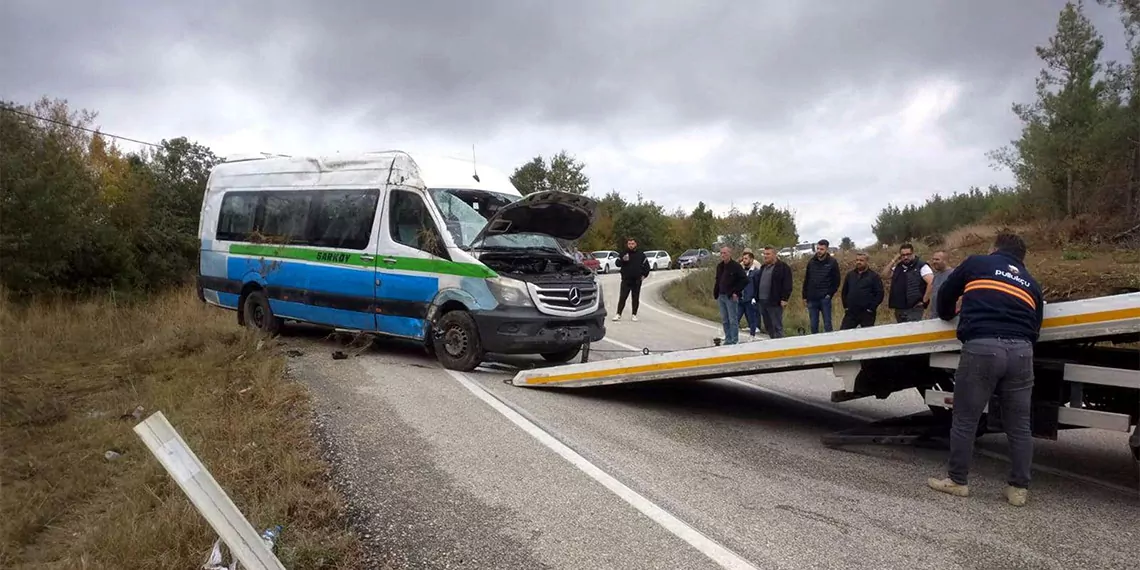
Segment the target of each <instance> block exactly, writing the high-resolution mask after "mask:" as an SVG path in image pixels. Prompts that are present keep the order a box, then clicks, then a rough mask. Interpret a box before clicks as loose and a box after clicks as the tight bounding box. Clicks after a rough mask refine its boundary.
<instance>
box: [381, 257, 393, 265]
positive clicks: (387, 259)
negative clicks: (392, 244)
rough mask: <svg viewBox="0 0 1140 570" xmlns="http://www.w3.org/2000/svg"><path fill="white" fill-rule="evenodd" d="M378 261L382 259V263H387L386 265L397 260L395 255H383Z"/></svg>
mask: <svg viewBox="0 0 1140 570" xmlns="http://www.w3.org/2000/svg"><path fill="white" fill-rule="evenodd" d="M380 261H383V262H384V263H387V264H388V265H395V264H396V261H397V260H396V258H395V257H385V258H384V259H381V260H380Z"/></svg>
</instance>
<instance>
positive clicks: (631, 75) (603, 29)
mask: <svg viewBox="0 0 1140 570" xmlns="http://www.w3.org/2000/svg"><path fill="white" fill-rule="evenodd" d="M1063 4H1064V2H1063V0H1047V1H1023V2H1003V1H997V2H995V1H993V0H925V1H922V2H898V1H893V0H860V1H857V2H856V1H830V2H828V1H821V2H814V3H807V2H788V1H786V0H770V1H766V2H728V1H723V2H718V3H712V2H707V3H706V2H701V3H697V2H690V3H684V2H669V1H665V2H662V1H660V0H658V1H652V0H644V1H628V2H606V1H602V0H583V1H581V2H576V3H571V2H560V3H539V2H525V1H518V0H516V1H506V0H485V1H483V2H452V1H442V0H422V1H420V2H366V1H356V2H325V3H318V2H301V1H299V0H283V1H281V2H276V3H273V4H272V7H271V8H266V7H265V6H266V5H264V4H254V3H244V2H242V3H237V2H199V3H177V4H171V5H168V6H157V5H155V3H152V2H144V1H142V0H133V1H113V0H109V1H106V2H99V3H92V2H81V1H79V0H73V1H69V2H61V3H56V4H55V5H49V4H47V3H43V2H35V1H32V0H10V1H8V2H5V3H4V5H3V7H0V77H2V78H3V82H2V83H0V97H3V98H9V99H15V100H17V101H30V100H31V99H34V98H36V97H38V96H39V95H41V94H44V93H47V94H49V95H52V96H58V97H64V98H67V99H69V100H71V101H72V102H73V103H74V104H76V105H80V106H85V107H90V108H94V109H97V110H100V111H102V116H103V117H104V118H112V119H114V120H115V123H113V124H105V125H104V127H105V128H107V129H108V130H110V131H114V130H116V129H130V131H128V132H125V133H124V134H128V135H135V136H151V137H152V138H160V137H163V136H177V135H179V134H184V133H185V134H190V135H196V136H200V137H216V138H222V139H225V140H235V141H236V140H246V138H242V137H238V136H236V135H234V133H237V132H239V131H243V129H249V130H252V131H256V133H259V134H257V135H249V137H253V138H254V139H255V140H259V141H261V142H260V143H259V144H267V145H268V144H274V145H285V144H286V142H285V141H288V144H292V145H302V144H304V143H305V142H306V141H313V140H320V141H321V142H322V143H323V144H336V145H338V146H337V147H336V148H340V147H339V144H340V142H339V141H342V140H348V139H351V140H352V141H360V140H365V139H368V140H377V141H389V140H392V138H393V137H397V136H399V137H405V136H420V135H423V134H425V133H426V134H427V135H430V137H431V138H433V139H436V140H443V139H448V138H451V139H455V140H461V141H471V140H481V141H484V140H485V141H488V142H487V143H486V144H485V146H487V147H489V149H488V152H489V153H490V154H488V155H487V156H488V158H489V159H498V160H499V161H500V162H501V163H502V165H503V167H505V168H509V167H511V166H513V165H514V164H517V163H520V162H522V161H524V160H525V159H526V158H527V157H529V156H532V155H533V154H536V153H540V152H541V153H544V154H550V153H552V152H555V151H557V150H558V149H560V148H564V147H565V148H568V149H569V150H571V151H572V152H579V153H583V154H590V153H593V154H592V155H591V156H610V155H611V154H612V155H614V156H617V157H619V158H614V159H613V160H606V161H599V163H597V164H590V163H589V162H588V168H589V170H590V172H591V175H592V177H593V179H594V181H595V183H596V184H597V186H599V190H603V191H604V190H608V189H609V188H611V187H616V188H618V189H619V190H623V191H625V192H626V193H627V194H629V195H632V194H633V193H634V192H635V191H636V190H637V189H638V188H640V189H641V190H642V191H643V192H644V194H645V196H646V197H647V198H652V199H657V200H659V201H661V202H664V203H666V205H668V206H669V208H670V209H672V207H673V206H675V205H678V204H680V205H684V206H685V207H686V208H691V207H692V205H693V203H694V202H695V200H694V194H693V191H692V186H693V184H694V183H696V179H698V178H699V179H701V180H703V185H704V186H706V187H710V188H715V189H720V190H719V191H720V192H721V193H722V194H723V193H729V194H731V195H732V196H739V198H726V199H722V200H718V201H719V202H723V203H724V204H726V205H727V202H729V201H730V200H735V201H736V202H738V203H742V204H743V203H749V202H751V201H754V200H759V201H762V202H768V201H776V200H772V199H769V198H767V196H772V197H776V198H780V199H785V198H786V200H787V201H789V203H791V204H792V205H793V206H794V207H796V209H797V210H799V211H801V212H804V211H809V210H814V209H815V208H817V207H818V206H817V205H818V204H827V203H833V202H835V200H834V196H835V195H837V194H839V195H842V196H843V197H844V199H845V200H848V201H850V202H852V203H853V204H855V205H856V207H857V208H858V210H859V212H864V213H865V217H862V218H859V217H855V216H854V215H853V214H852V215H851V216H848V217H850V218H851V219H853V220H857V221H856V222H852V224H856V225H857V224H862V227H864V228H866V227H867V226H868V225H869V221H870V218H871V217H873V215H874V212H875V211H876V210H877V209H878V208H879V207H881V206H882V205H884V204H885V203H886V202H887V201H888V200H892V201H896V202H900V201H910V200H917V199H920V198H921V197H923V196H925V195H929V194H930V193H932V192H934V191H941V192H944V193H945V192H950V191H954V190H964V189H965V188H966V186H964V185H968V184H979V185H983V186H984V185H985V184H987V183H988V182H989V181H996V180H1001V177H1000V176H998V175H996V174H995V173H993V172H992V171H990V169H989V167H988V163H987V161H986V159H985V157H984V156H983V153H984V152H985V151H986V150H990V149H992V148H995V147H998V146H1000V145H1002V144H1004V143H1005V142H1007V141H1008V140H1009V139H1011V138H1014V137H1015V136H1016V135H1017V128H1018V125H1017V121H1016V119H1015V118H1014V117H1013V115H1012V113H1010V111H1009V105H1010V103H1012V102H1013V101H1014V100H1019V101H1025V100H1028V99H1029V98H1030V97H1031V96H1032V89H1033V83H1032V79H1033V76H1034V75H1035V74H1036V73H1037V71H1038V69H1039V68H1040V62H1039V61H1038V60H1037V57H1036V54H1035V53H1034V50H1033V48H1034V46H1036V45H1038V44H1041V43H1043V42H1044V41H1045V39H1046V38H1047V37H1048V36H1049V35H1050V33H1051V32H1052V30H1053V28H1054V26H1055V22H1056V17H1057V14H1058V12H1059V11H1060V9H1061V7H1062V6H1063ZM1089 4H1090V5H1089V6H1087V11H1088V13H1089V14H1090V15H1091V16H1092V17H1093V19H1094V21H1095V23H1096V24H1097V25H1098V28H1099V29H1100V30H1101V32H1102V34H1104V35H1106V36H1107V39H1108V41H1109V46H1108V47H1109V49H1108V52H1109V53H1108V55H1110V56H1115V57H1117V58H1120V57H1122V56H1123V46H1122V40H1120V39H1119V38H1120V37H1121V36H1122V34H1121V33H1120V32H1119V24H1118V23H1117V21H1116V16H1115V14H1114V13H1113V12H1111V11H1108V10H1104V9H1101V8H1099V7H1098V6H1096V5H1095V4H1094V3H1089ZM932 81H944V82H947V83H948V84H950V85H953V86H954V88H955V89H956V94H957V97H956V99H955V100H954V101H953V105H952V106H951V107H950V108H949V109H947V110H946V112H945V113H943V114H941V115H939V116H937V117H935V118H933V119H931V120H930V122H928V123H922V125H921V127H920V130H921V131H924V132H919V133H911V134H910V135H908V136H914V137H919V138H921V137H922V136H924V135H929V137H932V138H931V140H930V141H926V143H925V144H926V146H925V147H923V148H919V149H917V150H915V149H912V148H911V147H912V146H913V145H914V144H917V143H913V142H911V141H903V142H899V141H898V140H897V137H894V138H892V135H891V134H890V133H887V132H883V133H877V134H876V133H872V134H870V135H867V136H862V137H861V138H860V137H856V138H854V139H852V140H853V142H851V143H849V144H846V145H843V144H835V142H834V141H835V140H836V139H837V138H841V137H843V136H847V135H848V134H850V133H852V132H856V131H859V129H862V128H865V127H862V126H860V125H863V124H871V123H873V122H874V121H876V120H879V121H880V123H879V126H878V127H876V128H878V129H879V130H884V129H885V130H890V129H894V128H895V127H896V125H894V124H893V123H892V122H891V121H894V119H891V118H890V117H891V115H890V113H893V112H897V111H898V110H899V109H900V108H901V107H903V106H905V105H907V104H908V102H909V100H910V99H909V98H910V97H911V96H912V95H913V93H914V90H915V89H918V88H920V87H922V86H923V85H927V84H929V83H930V82H932ZM238 99H240V103H239V102H237V101H238ZM883 117H887V119H883ZM895 122H897V121H895ZM334 124H335V125H336V127H335V128H334V127H332V126H330V125H334ZM710 125H725V132H726V133H727V139H726V140H725V141H723V142H722V143H721V144H720V146H718V147H717V148H716V149H714V150H712V151H710V152H709V154H708V156H707V157H706V158H705V159H704V160H703V161H702V162H700V163H697V164H685V165H677V166H670V165H668V164H664V163H654V164H649V163H642V162H639V159H636V158H630V156H627V154H628V153H631V152H632V149H631V146H630V145H637V144H640V143H641V142H645V141H648V140H652V139H655V138H661V137H666V136H670V135H675V134H677V133H682V132H686V131H687V129H700V128H704V127H708V126H710ZM137 131H145V132H137ZM350 131H355V132H356V133H360V134H359V137H355V136H353V137H349V136H346V135H345V133H347V132H350ZM925 131H928V132H925ZM257 136H260V137H261V138H260V139H257V138H256V137H257ZM249 137H247V138H249ZM369 137H371V139H369ZM935 139H937V140H935ZM916 140H918V139H916ZM329 141H334V142H333V143H329ZM204 142H206V143H207V144H211V142H212V141H211V140H209V139H207V140H204ZM466 145H467V143H466V142H464V144H461V145H457V148H463V147H465V146H466ZM380 146H386V144H380ZM793 147H796V148H793ZM798 147H804V148H798ZM758 148H762V149H764V150H763V152H759V151H757V150H756V149H758ZM256 150H263V149H261V148H259V149H256ZM274 150H276V149H274ZM282 150H286V151H294V150H298V149H296V148H288V149H282ZM346 150H347V149H346ZM801 155H802V156H801ZM768 159H770V160H768ZM602 162H604V164H601V163H602ZM681 170H686V171H687V172H688V173H689V174H687V175H686V176H687V177H689V178H693V179H694V180H692V181H688V182H682V183H679V182H677V180H675V179H676V178H677V176H678V175H677V174H676V173H677V172H678V171H681ZM820 171H826V172H824V173H821V172H820ZM694 173H699V174H700V176H697V175H696V174H694ZM682 178H685V176H682ZM821 179H822V180H825V183H819V181H820V180H821ZM735 193H739V194H735ZM836 216H838V214H836ZM836 216H832V218H834V217H836ZM805 222H806V220H805ZM811 223H812V224H816V223H817V222H811ZM818 223H819V224H825V221H821V222H818ZM834 223H835V224H840V222H839V221H838V220H836V221H835V222H834ZM842 224H843V227H844V228H848V227H854V226H853V225H848V224H847V221H846V218H844V220H843V221H842ZM813 231H815V232H820V233H825V232H828V228H826V227H824V225H819V226H818V227H815V228H813ZM836 231H840V230H838V228H836ZM841 231H849V230H848V229H844V230H841ZM851 231H853V230H851ZM831 233H834V232H831ZM867 235H868V232H867V231H866V230H864V232H863V234H862V235H853V236H852V237H855V238H856V239H857V240H858V239H864V240H865V239H866V236H867ZM838 237H841V236H837V238H838ZM837 238H836V239H837Z"/></svg>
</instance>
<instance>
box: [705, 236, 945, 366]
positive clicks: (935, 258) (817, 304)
mask: <svg viewBox="0 0 1140 570" xmlns="http://www.w3.org/2000/svg"><path fill="white" fill-rule="evenodd" d="M830 246H831V244H830V243H829V242H828V241H827V240H825V239H821V240H819V242H818V243H816V251H815V255H813V256H812V258H811V259H809V260H808V262H807V268H806V269H805V270H804V278H803V285H802V287H801V291H800V293H801V296H802V298H803V303H804V305H805V306H806V307H807V310H808V321H809V324H810V327H811V332H812V334H815V333H818V332H820V330H821V329H822V330H823V332H831V331H832V327H833V320H832V310H833V307H834V299H835V296H836V294H838V295H839V301H840V304H841V306H842V307H843V319H842V321H841V323H840V325H839V328H840V329H841V330H846V329H853V328H858V327H871V326H874V325H875V318H876V316H877V315H878V311H879V307H880V306H881V305H882V304H883V302H884V301H886V302H887V306H888V307H889V308H891V309H893V311H894V315H895V320H896V321H897V322H900V323H905V322H911V321H918V320H922V319H934V318H938V314H937V310H936V309H935V307H937V298H938V289H939V288H940V287H941V286H942V284H943V282H945V280H946V277H947V276H948V275H950V272H951V271H952V270H953V269H954V268H953V267H951V266H950V264H949V258H948V256H947V255H946V252H944V251H936V252H934V254H933V255H932V256H931V258H930V262H929V263H928V262H926V261H923V260H922V259H919V257H918V256H917V255H915V253H914V246H912V245H911V244H909V243H904V244H903V245H902V246H900V247H899V252H898V254H897V255H895V257H894V259H892V260H891V263H890V265H889V266H888V267H887V268H886V271H885V272H884V274H885V275H887V276H888V278H889V279H890V284H891V287H890V297H889V298H887V297H886V288H885V287H884V286H883V277H882V276H881V275H880V274H879V273H878V272H877V271H875V269H874V268H872V267H871V266H870V265H869V264H868V258H867V254H866V253H863V252H859V253H857V254H855V268H854V269H852V270H851V271H850V272H848V273H847V276H846V277H842V276H841V275H840V271H839V262H838V261H837V260H836V259H835V257H833V256H832V255H831V253H830ZM791 296H792V269H791V267H790V266H789V265H788V264H787V263H785V262H784V261H783V260H781V259H780V258H779V257H778V256H777V254H776V249H775V248H773V247H765V248H764V249H763V254H762V259H761V260H757V259H756V257H755V254H753V252H752V249H750V248H744V252H743V254H741V256H740V261H736V260H735V259H733V258H732V250H731V249H730V248H728V247H722V248H721V249H720V262H719V263H717V266H716V281H715V286H714V287H713V298H714V299H715V300H716V302H717V306H718V308H719V309H720V316H721V325H722V326H723V327H724V343H725V344H736V343H738V342H739V341H740V322H741V320H742V319H743V320H746V321H747V323H748V332H749V334H750V335H751V336H752V337H753V338H755V336H756V332H757V331H758V330H763V331H764V332H765V333H767V335H768V336H769V337H770V338H781V337H783V336H784V308H785V307H787V306H788V302H789V301H790V299H791Z"/></svg>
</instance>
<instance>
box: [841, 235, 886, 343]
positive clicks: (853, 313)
mask: <svg viewBox="0 0 1140 570" xmlns="http://www.w3.org/2000/svg"><path fill="white" fill-rule="evenodd" d="M839 300H840V301H841V302H842V303H843V309H844V312H843V323H842V324H840V325H839V329H840V330H847V329H853V328H856V327H873V326H875V313H876V312H877V311H878V310H879V305H882V304H883V279H882V278H881V277H879V274H878V273H876V272H875V270H874V269H871V268H870V267H867V254H866V253H863V252H859V253H857V254H855V269H852V270H851V272H850V273H848V274H847V277H846V278H845V279H844V280H843V291H842V293H841V294H840V295H839Z"/></svg>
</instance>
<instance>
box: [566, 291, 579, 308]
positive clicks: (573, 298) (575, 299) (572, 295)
mask: <svg viewBox="0 0 1140 570" xmlns="http://www.w3.org/2000/svg"><path fill="white" fill-rule="evenodd" d="M566 299H567V300H568V301H570V304H571V305H574V306H575V307H577V306H578V303H581V302H582V294H581V293H579V292H578V288H577V287H571V288H570V292H569V293H567V294H566Z"/></svg>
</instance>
